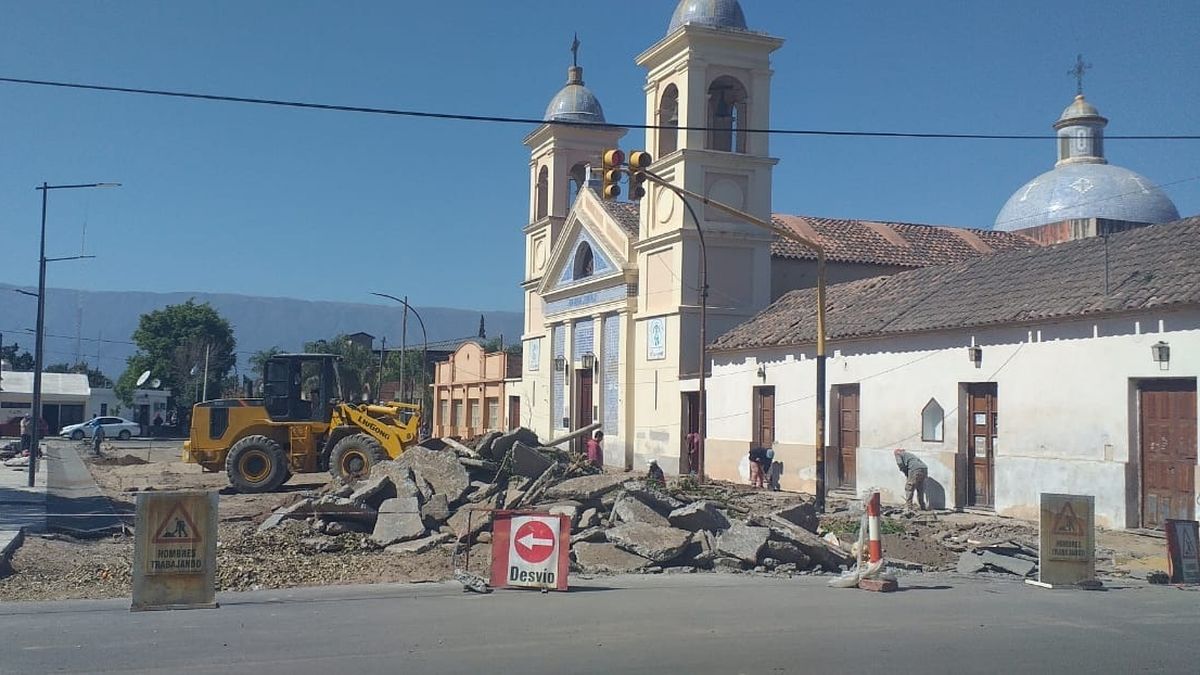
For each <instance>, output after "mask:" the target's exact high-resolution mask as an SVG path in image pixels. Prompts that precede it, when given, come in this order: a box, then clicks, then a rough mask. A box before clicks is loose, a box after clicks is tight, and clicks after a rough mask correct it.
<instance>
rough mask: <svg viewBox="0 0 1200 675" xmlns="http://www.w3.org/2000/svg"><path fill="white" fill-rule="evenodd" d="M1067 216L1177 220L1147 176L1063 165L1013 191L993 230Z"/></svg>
mask: <svg viewBox="0 0 1200 675" xmlns="http://www.w3.org/2000/svg"><path fill="white" fill-rule="evenodd" d="M1071 218H1107V219H1109V220H1121V221H1126V222H1131V223H1166V222H1170V221H1172V220H1178V219H1179V211H1178V210H1176V208H1175V204H1173V203H1172V202H1171V199H1170V198H1169V197H1167V195H1166V194H1165V193H1164V192H1163V191H1162V190H1160V189H1158V187H1157V186H1155V185H1154V183H1152V182H1151V181H1150V180H1149V179H1147V178H1146V177H1145V176H1142V175H1139V174H1137V173H1134V172H1133V171H1130V170H1129V169H1126V168H1123V167H1119V166H1113V165H1112V164H1064V165H1062V166H1059V167H1055V168H1054V169H1052V170H1050V171H1047V172H1046V173H1044V174H1042V175H1040V176H1038V177H1037V178H1034V179H1033V180H1031V181H1029V182H1028V183H1026V184H1025V185H1023V186H1021V189H1019V190H1017V191H1016V193H1014V194H1013V196H1012V197H1009V198H1008V202H1007V203H1006V204H1005V205H1004V208H1003V209H1001V210H1000V215H998V216H996V225H995V229H997V230H1004V231H1008V232H1011V231H1012V230H1020V229H1024V228H1027V227H1037V226H1038V225H1045V224H1047V223H1057V222H1059V221H1063V220H1068V219H1071Z"/></svg>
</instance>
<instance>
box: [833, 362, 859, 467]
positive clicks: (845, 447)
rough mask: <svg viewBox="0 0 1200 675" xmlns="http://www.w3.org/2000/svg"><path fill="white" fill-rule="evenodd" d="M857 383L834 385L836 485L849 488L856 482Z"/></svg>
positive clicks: (857, 440) (857, 434) (857, 435)
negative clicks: (836, 451) (836, 452)
mask: <svg viewBox="0 0 1200 675" xmlns="http://www.w3.org/2000/svg"><path fill="white" fill-rule="evenodd" d="M858 391H859V390H858V385H857V384H839V385H837V386H836V387H834V399H835V400H836V401H837V403H836V407H835V410H836V411H837V426H836V431H837V434H836V436H835V438H836V440H837V449H838V456H837V463H838V487H844V488H851V489H853V488H854V486H855V485H856V484H857V482H858V470H857V467H858V442H859V427H858V412H859V410H858V407H859V397H858Z"/></svg>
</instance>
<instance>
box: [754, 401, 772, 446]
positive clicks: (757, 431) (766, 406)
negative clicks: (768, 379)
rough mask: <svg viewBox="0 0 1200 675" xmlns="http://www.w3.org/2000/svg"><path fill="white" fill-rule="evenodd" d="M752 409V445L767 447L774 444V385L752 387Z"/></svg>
mask: <svg viewBox="0 0 1200 675" xmlns="http://www.w3.org/2000/svg"><path fill="white" fill-rule="evenodd" d="M753 410H754V430H753V434H752V439H751V445H752V447H755V448H769V447H771V446H773V445H775V387H755V388H754V408H753Z"/></svg>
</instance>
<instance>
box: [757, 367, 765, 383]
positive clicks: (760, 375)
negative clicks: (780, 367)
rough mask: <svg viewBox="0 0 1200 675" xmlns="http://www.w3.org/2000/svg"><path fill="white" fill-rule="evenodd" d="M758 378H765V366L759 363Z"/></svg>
mask: <svg viewBox="0 0 1200 675" xmlns="http://www.w3.org/2000/svg"><path fill="white" fill-rule="evenodd" d="M758 379H760V380H765V379H767V367H766V366H763V365H760V366H759V367H758Z"/></svg>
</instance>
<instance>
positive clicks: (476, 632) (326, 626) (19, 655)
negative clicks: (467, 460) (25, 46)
mask: <svg viewBox="0 0 1200 675" xmlns="http://www.w3.org/2000/svg"><path fill="white" fill-rule="evenodd" d="M903 585H904V587H905V589H906V590H905V591H904V592H900V593H895V594H891V595H876V594H871V593H867V592H863V591H857V590H835V589H830V588H827V587H826V586H825V581H824V580H823V579H819V578H798V579H793V580H781V579H764V578H754V577H743V576H732V575H686V576H685V575H679V576H640V577H638V576H634V577H617V578H606V579H596V580H592V581H581V582H580V583H579V586H578V587H577V588H576V590H575V591H573V592H571V593H568V594H553V593H552V594H546V595H543V594H539V593H534V592H514V591H506V592H497V593H493V594H491V595H488V596H479V595H473V594H464V593H462V592H461V591H460V590H459V587H458V586H457V584H430V585H403V586H396V585H392V586H354V587H330V588H318V589H303V590H296V591H290V592H288V591H264V592H256V593H242V594H225V595H223V596H221V597H220V598H219V599H220V601H221V604H222V607H221V608H220V609H217V610H195V611H178V612H144V613H130V612H129V611H128V605H129V602H128V600H111V601H88V602H61V603H37V604H10V605H3V606H0V635H3V636H4V638H3V641H2V642H0V672H3V673H41V672H50V671H58V672H113V671H155V670H161V671H172V672H189V673H209V672H212V673H216V672H255V673H285V672H288V673H296V672H326V673H327V672H404V673H451V672H480V671H486V672H498V673H588V672H641V673H667V672H704V673H710V672H711V673H735V672H738V673H769V672H823V673H838V672H857V673H863V672H885V671H886V672H890V673H897V674H898V673H922V674H929V673H943V672H944V673H951V672H953V673H994V672H1052V671H1061V670H1064V669H1069V670H1070V671H1071V672H1134V671H1145V672H1195V663H1196V660H1197V658H1200V646H1197V644H1196V642H1195V635H1196V633H1197V630H1198V629H1200V611H1197V609H1196V608H1197V601H1198V600H1200V595H1197V593H1196V592H1194V591H1186V590H1179V589H1176V588H1173V587H1147V586H1136V587H1122V588H1113V589H1112V590H1109V591H1107V592H1084V591H1046V590H1041V589H1036V588H1033V587H1030V586H1026V585H1023V584H1018V583H1014V582H1012V581H997V580H986V579H985V580H976V579H969V580H968V579H959V578H955V577H934V576H928V577H907V578H905V579H904V580H903Z"/></svg>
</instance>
